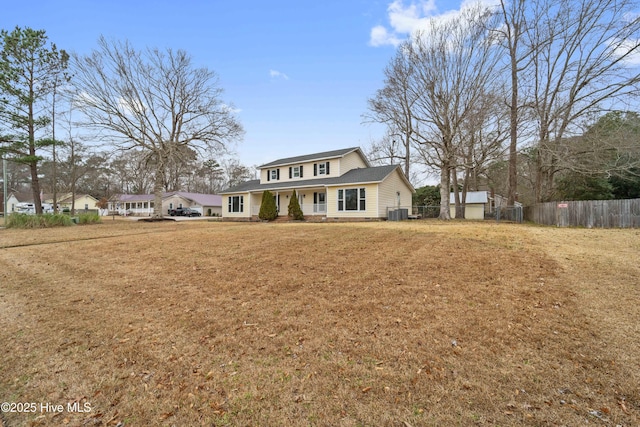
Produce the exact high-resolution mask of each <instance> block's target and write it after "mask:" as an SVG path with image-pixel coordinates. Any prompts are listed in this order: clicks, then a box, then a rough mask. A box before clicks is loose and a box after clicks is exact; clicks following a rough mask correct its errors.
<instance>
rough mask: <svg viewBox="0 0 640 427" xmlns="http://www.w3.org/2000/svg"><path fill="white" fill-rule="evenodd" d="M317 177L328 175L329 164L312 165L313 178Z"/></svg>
mask: <svg viewBox="0 0 640 427" xmlns="http://www.w3.org/2000/svg"><path fill="white" fill-rule="evenodd" d="M318 175H329V162H322V163H314V164H313V176H318Z"/></svg>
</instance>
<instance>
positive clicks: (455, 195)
mask: <svg viewBox="0 0 640 427" xmlns="http://www.w3.org/2000/svg"><path fill="white" fill-rule="evenodd" d="M451 176H452V177H453V178H452V179H451V181H452V183H453V200H454V202H455V206H456V209H455V212H456V216H455V217H456V219H462V218H464V208H463V206H462V203H460V189H459V188H458V170H457V169H451Z"/></svg>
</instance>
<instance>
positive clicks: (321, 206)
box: [313, 193, 327, 213]
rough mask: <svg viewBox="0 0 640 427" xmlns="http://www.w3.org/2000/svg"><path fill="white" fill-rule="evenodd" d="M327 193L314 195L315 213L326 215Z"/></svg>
mask: <svg viewBox="0 0 640 427" xmlns="http://www.w3.org/2000/svg"><path fill="white" fill-rule="evenodd" d="M326 197H327V194H326V193H313V212H314V213H325V212H327V204H326Z"/></svg>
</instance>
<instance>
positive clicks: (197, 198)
mask: <svg viewBox="0 0 640 427" xmlns="http://www.w3.org/2000/svg"><path fill="white" fill-rule="evenodd" d="M175 208H191V209H193V210H196V211H198V212H200V214H202V215H203V216H222V196H219V195H217V194H201V193H187V192H184V191H173V192H170V193H165V195H164V197H163V199H162V211H163V212H164V213H167V212H168V211H169V209H175Z"/></svg>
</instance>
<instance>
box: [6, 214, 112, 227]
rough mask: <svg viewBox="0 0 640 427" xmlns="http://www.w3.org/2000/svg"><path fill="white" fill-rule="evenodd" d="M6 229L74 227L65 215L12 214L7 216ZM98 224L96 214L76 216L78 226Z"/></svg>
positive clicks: (72, 222) (71, 220)
mask: <svg viewBox="0 0 640 427" xmlns="http://www.w3.org/2000/svg"><path fill="white" fill-rule="evenodd" d="M8 219H9V220H8V221H7V228H49V227H65V226H70V225H74V220H73V218H72V217H70V216H69V215H67V214H48V213H47V214H42V215H27V214H20V213H13V214H11V215H9V217H8ZM99 222H100V215H98V214H97V213H82V214H80V215H78V216H77V223H78V224H96V223H99Z"/></svg>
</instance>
